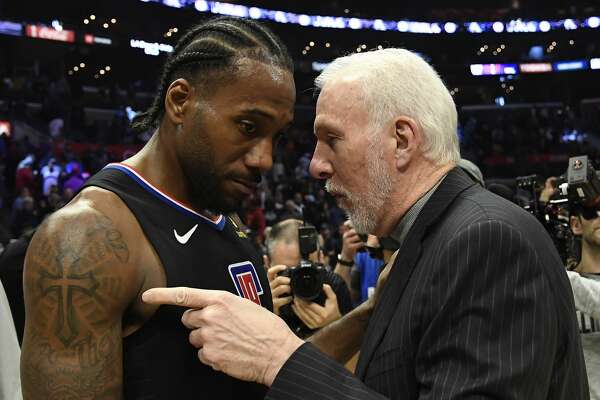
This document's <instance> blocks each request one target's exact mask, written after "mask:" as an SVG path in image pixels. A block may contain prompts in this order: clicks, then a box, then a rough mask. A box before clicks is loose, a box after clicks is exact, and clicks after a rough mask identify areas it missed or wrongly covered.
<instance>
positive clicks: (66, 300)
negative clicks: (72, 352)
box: [38, 261, 99, 347]
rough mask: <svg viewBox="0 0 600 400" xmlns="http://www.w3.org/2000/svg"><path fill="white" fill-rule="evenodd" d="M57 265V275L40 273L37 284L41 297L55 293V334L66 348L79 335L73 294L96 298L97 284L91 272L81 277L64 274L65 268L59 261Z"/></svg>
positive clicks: (46, 272)
mask: <svg viewBox="0 0 600 400" xmlns="http://www.w3.org/2000/svg"><path fill="white" fill-rule="evenodd" d="M57 265H58V269H59V271H58V274H56V275H54V274H51V273H49V272H48V271H41V272H40V278H39V281H38V282H39V285H40V288H41V290H42V293H43V295H47V294H49V293H51V292H56V295H57V296H58V310H57V313H58V315H57V319H56V327H55V332H56V335H57V336H58V338H59V339H60V340H61V341H62V342H63V344H64V345H65V347H68V346H69V345H70V344H71V342H73V340H74V339H75V338H76V337H77V334H78V333H79V330H78V325H79V324H78V321H77V315H76V314H75V310H74V307H73V292H74V291H75V290H79V291H81V292H83V293H85V294H86V295H88V296H90V297H96V289H97V288H98V286H99V283H98V281H97V280H96V278H95V277H94V274H93V273H92V272H91V271H90V272H86V273H84V274H81V275H78V274H75V273H72V272H71V273H68V272H67V273H65V267H64V265H63V264H62V263H61V262H60V261H59V262H57Z"/></svg>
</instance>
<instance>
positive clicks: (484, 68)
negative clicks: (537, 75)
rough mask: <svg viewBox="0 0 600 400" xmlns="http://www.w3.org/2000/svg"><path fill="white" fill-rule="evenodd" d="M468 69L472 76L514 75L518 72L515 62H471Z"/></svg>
mask: <svg viewBox="0 0 600 400" xmlns="http://www.w3.org/2000/svg"><path fill="white" fill-rule="evenodd" d="M470 69H471V74H472V75H473V76H485V75H516V74H517V73H518V67H517V64H471V67H470Z"/></svg>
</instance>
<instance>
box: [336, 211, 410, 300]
mask: <svg viewBox="0 0 600 400" xmlns="http://www.w3.org/2000/svg"><path fill="white" fill-rule="evenodd" d="M365 236H367V235H365ZM342 237H343V245H342V251H341V252H340V254H339V255H338V262H337V264H336V267H335V270H334V272H335V273H336V274H338V275H339V276H341V277H342V279H344V281H345V282H346V284H347V285H348V286H349V287H350V292H351V293H352V301H353V302H354V304H360V303H363V302H364V301H366V300H367V299H368V298H370V297H371V296H372V295H373V293H374V291H375V286H376V283H377V278H378V277H379V273H380V272H381V270H382V269H383V268H384V265H385V263H387V262H388V260H389V258H390V257H391V255H392V253H393V252H394V251H396V250H397V249H398V243H397V242H396V241H395V240H393V239H391V238H388V239H378V238H377V237H376V236H375V235H368V237H367V238H366V240H363V239H364V238H361V237H360V235H358V233H356V230H355V229H354V228H353V227H352V223H351V222H350V221H346V222H344V233H343V236H342Z"/></svg>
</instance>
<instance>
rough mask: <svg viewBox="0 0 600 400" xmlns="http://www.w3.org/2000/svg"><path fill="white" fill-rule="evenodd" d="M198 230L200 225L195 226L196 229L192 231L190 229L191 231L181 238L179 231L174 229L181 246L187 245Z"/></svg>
mask: <svg viewBox="0 0 600 400" xmlns="http://www.w3.org/2000/svg"><path fill="white" fill-rule="evenodd" d="M196 228H198V224H196V225H194V227H193V228H192V229H190V230H189V231H187V233H186V234H185V235H183V236H180V235H179V234H178V233H177V231H176V230H175V229H173V233H174V234H175V239H177V241H178V242H179V243H181V244H186V243H187V242H188V240H190V238H191V237H192V235H193V234H194V232H196Z"/></svg>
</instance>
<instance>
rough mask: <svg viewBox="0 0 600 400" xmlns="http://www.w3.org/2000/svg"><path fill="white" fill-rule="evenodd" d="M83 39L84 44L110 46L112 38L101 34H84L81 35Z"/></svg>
mask: <svg viewBox="0 0 600 400" xmlns="http://www.w3.org/2000/svg"><path fill="white" fill-rule="evenodd" d="M83 41H84V42H85V43H86V44H104V45H107V46H110V45H111V44H112V39H109V38H105V37H101V36H94V35H90V34H86V35H85V36H84V37H83Z"/></svg>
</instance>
